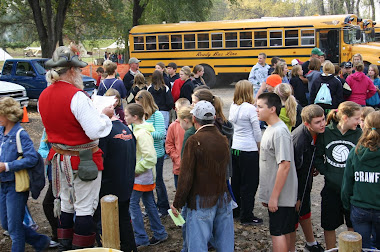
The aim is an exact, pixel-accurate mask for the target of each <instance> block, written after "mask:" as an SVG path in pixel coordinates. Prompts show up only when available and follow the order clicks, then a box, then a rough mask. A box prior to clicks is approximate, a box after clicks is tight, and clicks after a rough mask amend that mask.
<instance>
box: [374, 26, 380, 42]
mask: <svg viewBox="0 0 380 252" xmlns="http://www.w3.org/2000/svg"><path fill="white" fill-rule="evenodd" d="M374 28H375V41H376V42H380V24H376V25H374Z"/></svg>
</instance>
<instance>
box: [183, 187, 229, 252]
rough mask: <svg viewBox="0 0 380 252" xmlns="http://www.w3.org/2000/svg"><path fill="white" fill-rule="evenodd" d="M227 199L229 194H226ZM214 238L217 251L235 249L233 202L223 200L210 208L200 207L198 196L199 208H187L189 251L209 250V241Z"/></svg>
mask: <svg viewBox="0 0 380 252" xmlns="http://www.w3.org/2000/svg"><path fill="white" fill-rule="evenodd" d="M224 197H225V199H226V198H227V194H225V195H224ZM212 237H214V239H213V246H214V247H215V249H216V251H221V252H224V251H225V252H232V251H234V221H233V217H232V204H231V201H230V202H228V203H223V202H221V199H219V201H218V202H217V203H216V205H215V206H213V207H210V208H200V207H199V196H197V210H191V209H189V208H188V209H187V217H186V243H187V247H188V251H190V252H192V251H208V246H207V243H208V242H209V241H210V240H211V238H212Z"/></svg>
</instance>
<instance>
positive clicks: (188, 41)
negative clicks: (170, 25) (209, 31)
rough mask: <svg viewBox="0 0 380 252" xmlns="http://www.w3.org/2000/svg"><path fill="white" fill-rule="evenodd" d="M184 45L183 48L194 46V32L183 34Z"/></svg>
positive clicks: (192, 47)
mask: <svg viewBox="0 0 380 252" xmlns="http://www.w3.org/2000/svg"><path fill="white" fill-rule="evenodd" d="M184 37H185V38H184V45H185V49H194V48H195V34H185V35H184Z"/></svg>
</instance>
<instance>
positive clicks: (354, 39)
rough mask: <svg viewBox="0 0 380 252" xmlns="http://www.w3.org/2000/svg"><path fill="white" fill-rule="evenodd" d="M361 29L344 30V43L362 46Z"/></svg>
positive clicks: (349, 28) (348, 28)
mask: <svg viewBox="0 0 380 252" xmlns="http://www.w3.org/2000/svg"><path fill="white" fill-rule="evenodd" d="M361 32H362V31H361V30H360V27H359V26H357V27H347V28H345V30H344V33H343V34H344V36H343V37H344V42H345V43H346V44H360V43H362V34H361Z"/></svg>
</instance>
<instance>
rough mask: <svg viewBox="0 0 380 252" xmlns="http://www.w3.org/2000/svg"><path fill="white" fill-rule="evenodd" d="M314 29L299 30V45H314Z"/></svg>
mask: <svg viewBox="0 0 380 252" xmlns="http://www.w3.org/2000/svg"><path fill="white" fill-rule="evenodd" d="M314 37H315V34H314V30H301V46H309V45H314V44H315V42H314Z"/></svg>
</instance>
